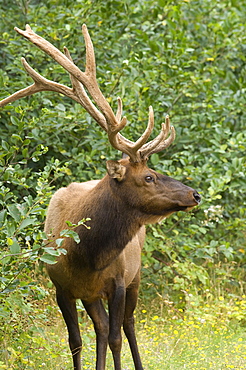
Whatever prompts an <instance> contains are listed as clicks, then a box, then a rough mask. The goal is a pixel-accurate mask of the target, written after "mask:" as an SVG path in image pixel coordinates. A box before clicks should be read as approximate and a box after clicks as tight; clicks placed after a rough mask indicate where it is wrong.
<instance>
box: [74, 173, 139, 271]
mask: <svg viewBox="0 0 246 370" xmlns="http://www.w3.org/2000/svg"><path fill="white" fill-rule="evenodd" d="M111 181H117V180H114V179H110V177H109V176H105V177H104V178H103V179H102V180H101V181H100V183H99V184H98V185H97V186H96V187H95V188H94V189H92V190H91V191H90V194H89V196H88V197H87V199H86V201H85V203H84V204H83V206H82V209H81V208H80V209H81V218H84V217H86V218H90V219H91V220H90V221H89V222H86V225H88V226H90V229H87V228H86V227H84V226H83V225H80V226H78V227H77V229H76V232H77V233H78V235H79V237H80V240H81V242H80V243H79V244H77V248H76V249H74V248H73V252H75V251H76V252H75V254H76V255H77V254H80V255H81V254H82V255H83V257H84V258H85V259H86V260H87V262H88V263H89V266H90V267H91V268H92V269H93V270H103V269H104V268H106V267H107V266H108V265H109V264H110V263H111V262H112V261H113V260H114V259H115V258H117V257H118V256H119V254H120V253H121V252H122V250H123V249H124V248H125V246H126V245H127V243H128V242H129V241H130V240H131V239H132V238H133V236H134V235H135V234H136V233H137V231H138V230H139V229H140V227H141V226H142V224H141V221H140V219H141V217H139V214H138V211H136V210H134V209H132V208H130V207H129V205H127V204H126V203H125V202H124V201H123V200H122V199H120V197H117V195H115V194H114V192H113V191H112V189H111V187H110V182H111ZM78 206H79V207H80V205H78ZM78 260H79V258H78Z"/></svg>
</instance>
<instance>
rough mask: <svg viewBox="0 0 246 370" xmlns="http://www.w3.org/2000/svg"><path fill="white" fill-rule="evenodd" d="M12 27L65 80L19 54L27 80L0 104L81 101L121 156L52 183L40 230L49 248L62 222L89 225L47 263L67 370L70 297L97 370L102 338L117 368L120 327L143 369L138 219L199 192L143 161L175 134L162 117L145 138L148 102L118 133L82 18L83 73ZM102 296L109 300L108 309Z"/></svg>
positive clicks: (148, 219)
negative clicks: (136, 129)
mask: <svg viewBox="0 0 246 370" xmlns="http://www.w3.org/2000/svg"><path fill="white" fill-rule="evenodd" d="M15 30H16V31H17V32H18V33H19V34H21V35H22V36H24V37H26V38H27V39H29V40H30V41H31V42H32V43H33V44H35V45H36V46H38V47H39V48H40V49H41V50H43V51H44V52H45V53H46V54H48V55H50V56H51V57H52V58H53V59H54V60H55V61H56V62H57V63H59V64H60V65H61V66H62V67H63V68H64V69H65V70H66V71H67V72H68V73H69V75H70V80H71V84H72V87H71V88H70V87H67V86H64V85H62V84H59V83H56V82H54V81H50V80H48V79H46V78H44V77H42V76H41V75H40V74H39V73H37V72H36V71H35V70H34V69H32V68H31V66H30V65H29V64H28V63H27V62H26V60H25V59H24V58H22V63H23V65H24V68H25V70H26V71H27V73H28V74H29V75H30V76H31V77H32V79H33V80H34V84H32V85H31V86H29V87H26V88H24V89H22V90H20V91H18V92H16V93H14V94H13V95H11V96H9V97H7V98H5V99H4V100H3V101H2V102H0V106H4V105H6V104H8V103H11V102H13V101H15V100H17V99H20V98H22V97H26V96H28V95H31V94H34V93H37V92H40V91H54V92H58V93H61V94H63V95H66V96H67V97H69V98H71V99H73V100H74V101H76V102H78V103H79V104H81V105H82V106H83V107H84V108H85V110H86V111H87V112H88V113H89V114H90V115H91V116H92V117H93V118H94V120H95V121H96V122H97V123H98V124H99V125H100V126H101V128H102V129H103V130H105V131H106V132H107V136H108V140H109V142H110V144H111V145H112V147H113V148H115V149H117V150H119V151H121V152H122V153H125V154H126V155H127V157H126V158H123V159H120V160H118V161H113V160H109V161H107V164H106V167H107V174H106V175H105V177H104V178H103V179H102V180H92V181H88V182H84V183H72V184H70V185H69V186H68V187H66V188H61V189H59V190H58V191H57V192H55V194H54V195H53V197H52V198H51V201H50V204H49V207H48V212H47V218H46V222H45V232H46V234H47V235H49V243H50V245H52V246H54V247H55V246H56V244H55V241H56V239H57V238H59V237H60V232H61V231H62V230H63V229H65V228H66V226H67V225H66V221H70V222H72V223H73V224H76V225H78V223H79V221H80V220H81V219H84V218H89V219H90V221H89V223H87V224H88V225H89V226H90V229H88V228H86V227H84V225H78V226H77V227H76V232H77V233H78V235H79V239H80V242H79V243H76V242H75V241H74V240H73V239H72V238H65V240H64V244H63V245H62V247H63V248H65V249H66V251H67V253H66V254H61V255H60V256H59V257H58V259H57V262H56V263H55V264H53V265H47V271H48V274H49V276H50V278H51V280H52V281H53V283H54V285H55V288H56V298H57V303H58V305H59V307H60V310H61V312H62V315H63V317H64V320H65V322H66V325H67V329H68V335H69V345H70V349H71V352H72V358H73V366H74V369H76V370H80V369H81V359H80V355H81V347H82V341H81V336H80V331H79V325H78V314H77V310H76V300H77V299H80V300H81V301H82V303H83V305H84V307H85V310H86V311H87V313H88V315H89V316H90V317H91V319H92V321H93V324H94V329H95V332H96V344H97V346H96V369H97V370H104V369H105V366H106V351H107V346H108V345H109V347H110V349H111V352H112V355H113V360H114V368H115V370H121V359H120V352H121V345H122V337H121V327H122V326H123V330H124V332H125V335H126V337H127V339H128V342H129V345H130V349H131V352H132V357H133V361H134V365H135V369H136V370H142V369H143V366H142V363H141V360H140V355H139V351H138V347H137V341H136V336H135V331H134V318H133V312H134V310H135V307H136V303H137V297H138V289H139V282H140V268H141V249H142V247H143V243H144V239H145V225H146V224H149V223H155V222H158V221H160V220H162V219H164V218H165V217H167V216H169V215H170V214H172V213H173V212H176V211H180V210H182V211H187V210H190V209H192V208H193V207H195V206H197V205H198V204H199V202H200V200H201V197H200V195H199V193H198V192H197V191H196V190H194V189H192V188H190V187H188V186H186V185H184V184H182V183H181V182H179V181H177V180H174V179H172V178H170V177H168V176H164V175H163V174H160V173H157V172H155V171H154V170H152V169H150V168H148V167H147V160H148V158H149V156H150V155H151V154H153V153H157V152H160V151H162V150H164V149H165V148H167V147H168V146H169V145H170V144H171V143H172V142H173V141H174V139H175V130H174V128H173V127H170V123H169V117H168V116H167V117H166V119H165V124H162V128H161V131H160V133H159V135H158V136H157V137H156V138H154V139H153V140H151V141H149V142H147V141H148V138H149V136H150V134H151V132H152V129H153V126H154V113H153V109H152V107H150V108H149V117H148V125H147V128H146V130H145V131H144V133H143V134H142V136H141V137H140V138H139V139H138V140H137V141H136V142H132V141H130V140H128V139H126V138H125V137H124V136H123V135H122V134H121V133H120V131H121V130H122V129H123V128H124V127H125V125H126V123H127V119H126V117H123V118H122V101H121V99H120V98H118V108H117V112H116V114H115V113H114V112H113V110H112V108H111V106H110V105H109V103H108V101H107V100H106V98H105V97H104V95H103V94H102V92H101V90H100V88H99V86H98V83H97V79H96V63H95V56H94V48H93V44H92V41H91V38H90V36H89V33H88V30H87V27H86V25H83V26H82V32H83V36H84V40H85V47H86V66H85V72H82V71H81V70H80V69H79V68H78V67H77V66H76V65H75V64H74V63H73V61H72V58H71V56H70V53H69V51H68V49H67V48H64V54H63V53H62V52H60V51H59V50H58V49H57V48H56V47H54V46H53V45H52V44H50V43H49V42H48V41H46V40H45V39H43V38H42V37H40V36H38V35H37V34H36V33H34V32H33V30H32V29H31V28H30V26H28V25H27V26H26V30H24V31H23V30H20V29H18V28H17V27H16V28H15ZM88 93H89V95H90V97H89V95H88ZM91 98H92V99H93V101H94V102H92V100H91ZM104 300H106V301H107V302H108V312H107V311H106V309H105V305H104V303H103V301H104Z"/></svg>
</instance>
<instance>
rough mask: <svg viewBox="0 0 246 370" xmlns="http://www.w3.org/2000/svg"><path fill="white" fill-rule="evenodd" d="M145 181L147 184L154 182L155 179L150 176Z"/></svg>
mask: <svg viewBox="0 0 246 370" xmlns="http://www.w3.org/2000/svg"><path fill="white" fill-rule="evenodd" d="M145 181H146V182H152V181H154V178H153V177H152V176H150V175H148V176H146V177H145Z"/></svg>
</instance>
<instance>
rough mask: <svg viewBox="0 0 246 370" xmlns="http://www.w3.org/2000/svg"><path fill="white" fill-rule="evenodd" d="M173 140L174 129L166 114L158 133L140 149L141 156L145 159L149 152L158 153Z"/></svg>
mask: <svg viewBox="0 0 246 370" xmlns="http://www.w3.org/2000/svg"><path fill="white" fill-rule="evenodd" d="M170 130H171V133H170V136H169V137H168V138H167V135H168V134H169V132H170ZM174 140H175V129H174V127H173V126H171V127H170V120H169V116H168V115H167V116H166V119H165V123H163V124H162V129H161V132H160V133H159V135H158V136H157V137H156V138H155V139H153V140H152V141H150V142H149V143H147V144H145V145H144V146H143V147H142V149H141V157H142V158H145V159H147V158H148V157H149V156H150V155H151V154H154V153H159V152H161V151H162V150H164V149H166V148H167V147H169V146H170V145H171V144H172V143H173V141H174Z"/></svg>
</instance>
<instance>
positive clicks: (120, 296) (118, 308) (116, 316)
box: [108, 285, 126, 370]
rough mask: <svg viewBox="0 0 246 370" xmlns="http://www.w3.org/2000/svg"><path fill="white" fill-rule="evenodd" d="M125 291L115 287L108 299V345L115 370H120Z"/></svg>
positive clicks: (122, 288)
mask: <svg viewBox="0 0 246 370" xmlns="http://www.w3.org/2000/svg"><path fill="white" fill-rule="evenodd" d="M125 296H126V290H125V286H124V285H120V286H117V287H116V288H115V291H114V293H113V294H112V295H111V297H110V299H109V337H108V343H109V347H110V349H111V351H112V354H113V359H114V368H115V370H121V361H120V353H121V347H122V336H121V327H122V323H123V319H124V312H125Z"/></svg>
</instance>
